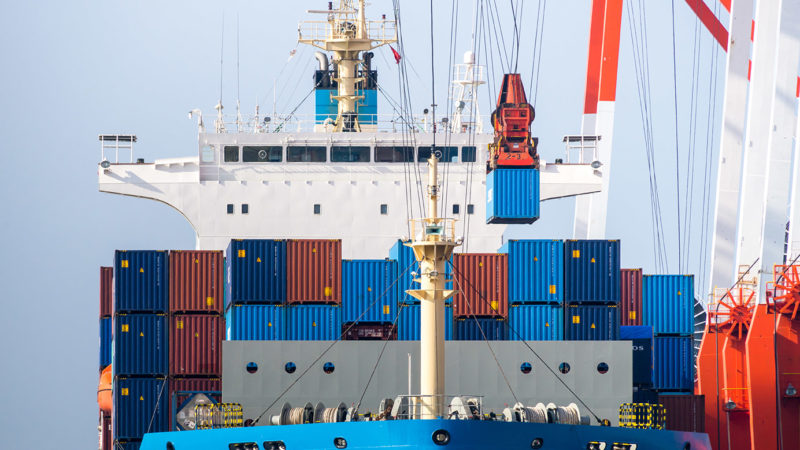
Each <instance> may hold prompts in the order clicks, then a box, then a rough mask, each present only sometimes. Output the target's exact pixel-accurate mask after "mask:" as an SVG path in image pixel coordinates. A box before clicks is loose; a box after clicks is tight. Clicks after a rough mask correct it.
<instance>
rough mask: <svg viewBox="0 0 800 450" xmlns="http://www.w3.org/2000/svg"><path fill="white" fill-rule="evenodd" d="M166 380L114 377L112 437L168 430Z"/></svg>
mask: <svg viewBox="0 0 800 450" xmlns="http://www.w3.org/2000/svg"><path fill="white" fill-rule="evenodd" d="M168 407H169V383H168V381H167V379H166V378H127V377H117V378H116V379H115V380H114V414H113V417H114V439H115V440H118V439H119V440H121V439H141V438H142V436H144V434H145V433H157V432H161V431H168V430H169V413H168V411H167V409H168Z"/></svg>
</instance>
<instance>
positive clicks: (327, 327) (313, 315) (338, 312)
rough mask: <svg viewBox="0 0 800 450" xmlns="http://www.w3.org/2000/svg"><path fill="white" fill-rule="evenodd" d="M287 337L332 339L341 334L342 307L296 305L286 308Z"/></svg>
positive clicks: (290, 338)
mask: <svg viewBox="0 0 800 450" xmlns="http://www.w3.org/2000/svg"><path fill="white" fill-rule="evenodd" d="M286 317H287V319H288V320H287V324H286V328H287V339H288V340H290V341H332V340H335V339H339V337H340V336H341V334H342V308H341V307H339V306H331V305H297V306H290V307H288V308H286Z"/></svg>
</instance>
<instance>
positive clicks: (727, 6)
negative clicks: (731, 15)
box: [719, 0, 731, 12]
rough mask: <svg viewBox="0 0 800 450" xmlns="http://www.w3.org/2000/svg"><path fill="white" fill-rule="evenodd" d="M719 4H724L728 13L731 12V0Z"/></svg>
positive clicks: (721, 1) (721, 0)
mask: <svg viewBox="0 0 800 450" xmlns="http://www.w3.org/2000/svg"><path fill="white" fill-rule="evenodd" d="M719 2H720V3H722V6H724V7H725V9H727V10H728V12H731V0H719Z"/></svg>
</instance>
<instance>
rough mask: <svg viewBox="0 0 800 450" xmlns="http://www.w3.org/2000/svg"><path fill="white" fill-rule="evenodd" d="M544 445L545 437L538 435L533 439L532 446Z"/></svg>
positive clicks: (540, 446) (539, 446)
mask: <svg viewBox="0 0 800 450" xmlns="http://www.w3.org/2000/svg"><path fill="white" fill-rule="evenodd" d="M543 445H544V439H542V438H539V437H537V438H536V439H534V440H533V441H531V448H542V446H543Z"/></svg>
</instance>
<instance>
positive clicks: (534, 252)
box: [500, 240, 564, 341]
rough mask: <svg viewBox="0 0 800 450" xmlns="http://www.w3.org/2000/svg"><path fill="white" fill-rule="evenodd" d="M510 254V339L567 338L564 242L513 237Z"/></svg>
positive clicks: (508, 247)
mask: <svg viewBox="0 0 800 450" xmlns="http://www.w3.org/2000/svg"><path fill="white" fill-rule="evenodd" d="M500 252H501V253H507V254H508V301H509V303H511V308H510V309H509V312H508V321H509V325H510V329H511V330H510V331H509V338H510V339H512V340H526V341H529V340H534V341H557V340H561V339H563V338H564V328H563V323H564V320H563V317H564V309H563V306H562V303H563V301H564V241H560V240H510V241H508V242H506V244H505V245H503V247H501V248H500Z"/></svg>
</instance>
